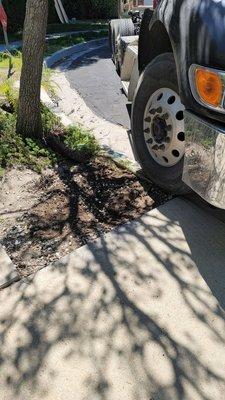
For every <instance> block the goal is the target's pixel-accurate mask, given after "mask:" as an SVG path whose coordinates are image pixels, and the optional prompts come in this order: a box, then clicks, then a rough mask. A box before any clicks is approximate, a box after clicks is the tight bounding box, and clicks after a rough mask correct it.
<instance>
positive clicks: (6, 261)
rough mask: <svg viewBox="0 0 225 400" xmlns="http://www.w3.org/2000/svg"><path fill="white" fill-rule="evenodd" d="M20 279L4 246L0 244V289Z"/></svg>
mask: <svg viewBox="0 0 225 400" xmlns="http://www.w3.org/2000/svg"><path fill="white" fill-rule="evenodd" d="M20 279H21V277H20V275H19V274H18V272H17V270H16V268H15V266H14V264H13V263H12V261H11V259H10V257H9V256H8V254H7V253H6V251H5V248H4V247H3V246H2V245H1V244H0V290H2V289H5V288H7V287H8V286H10V285H12V284H13V283H15V282H18V281H19V280H20Z"/></svg>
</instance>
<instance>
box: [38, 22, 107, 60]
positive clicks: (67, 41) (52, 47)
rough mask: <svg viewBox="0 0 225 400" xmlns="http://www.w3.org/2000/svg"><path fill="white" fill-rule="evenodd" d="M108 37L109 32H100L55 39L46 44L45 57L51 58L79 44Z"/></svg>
mask: <svg viewBox="0 0 225 400" xmlns="http://www.w3.org/2000/svg"><path fill="white" fill-rule="evenodd" d="M103 37H107V30H106V29H104V30H100V31H99V32H90V33H83V34H81V35H79V36H64V37H62V38H58V39H53V40H50V41H48V42H47V43H46V50H45V56H50V55H51V54H53V53H55V52H56V51H58V50H61V49H64V48H66V47H70V46H73V45H75V44H78V43H84V42H87V41H88V40H92V39H101V38H103Z"/></svg>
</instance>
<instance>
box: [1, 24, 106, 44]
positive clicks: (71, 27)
mask: <svg viewBox="0 0 225 400" xmlns="http://www.w3.org/2000/svg"><path fill="white" fill-rule="evenodd" d="M107 27H108V24H107V22H106V21H77V22H76V23H75V24H60V23H59V24H49V25H48V27H47V34H51V33H52V34H53V33H64V32H76V31H83V30H87V31H88V30H96V29H98V30H100V29H107ZM8 36H9V41H10V42H14V41H17V40H22V36H23V32H22V31H19V32H16V33H9V34H8ZM0 43H5V41H4V36H3V34H2V30H0Z"/></svg>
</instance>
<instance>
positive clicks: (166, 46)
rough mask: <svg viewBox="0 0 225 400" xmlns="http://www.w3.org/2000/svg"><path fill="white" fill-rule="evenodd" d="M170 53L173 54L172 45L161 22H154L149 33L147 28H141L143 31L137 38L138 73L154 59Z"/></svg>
mask: <svg viewBox="0 0 225 400" xmlns="http://www.w3.org/2000/svg"><path fill="white" fill-rule="evenodd" d="M148 26H149V25H148ZM170 52H171V53H173V48H172V44H171V41H170V38H169V35H168V33H167V30H166V28H165V26H164V25H163V24H162V22H160V21H157V22H155V23H154V25H153V26H152V28H151V30H150V31H149V30H148V27H143V29H141V32H140V38H139V71H140V72H142V71H143V70H144V69H145V67H146V66H147V65H148V64H149V63H150V62H151V61H152V60H153V59H154V58H155V57H157V56H159V55H160V54H163V53H170Z"/></svg>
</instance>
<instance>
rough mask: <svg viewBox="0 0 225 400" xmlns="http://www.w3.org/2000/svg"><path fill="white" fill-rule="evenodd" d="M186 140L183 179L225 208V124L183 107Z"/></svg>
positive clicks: (202, 194) (208, 200) (205, 196)
mask: <svg viewBox="0 0 225 400" xmlns="http://www.w3.org/2000/svg"><path fill="white" fill-rule="evenodd" d="M185 141H186V149H185V159H184V171H183V181H184V182H185V183H186V184H187V185H188V186H189V187H191V188H192V189H193V190H194V191H195V192H196V193H198V194H199V195H200V196H201V197H202V198H203V199H204V200H206V201H207V202H208V203H210V204H212V205H214V206H216V207H219V208H223V209H225V128H223V127H222V126H220V125H217V124H216V123H211V122H208V121H206V120H204V119H202V118H200V117H197V116H196V115H194V114H192V113H191V112H188V111H185Z"/></svg>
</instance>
